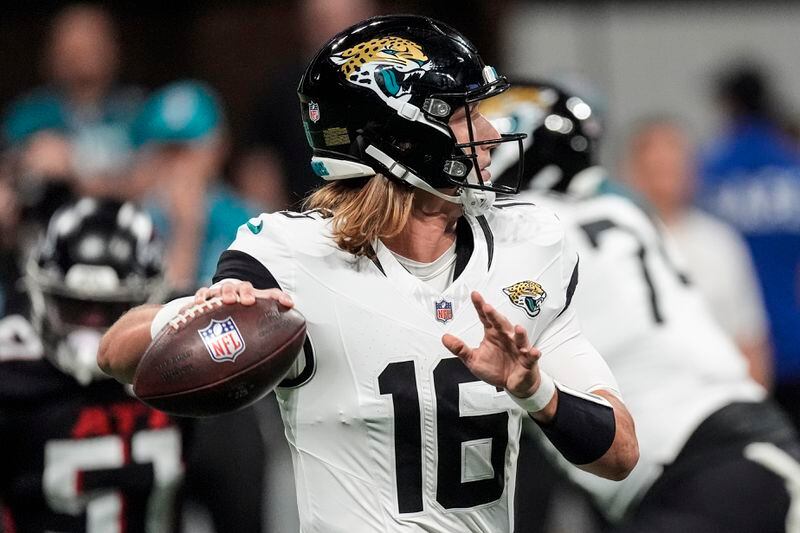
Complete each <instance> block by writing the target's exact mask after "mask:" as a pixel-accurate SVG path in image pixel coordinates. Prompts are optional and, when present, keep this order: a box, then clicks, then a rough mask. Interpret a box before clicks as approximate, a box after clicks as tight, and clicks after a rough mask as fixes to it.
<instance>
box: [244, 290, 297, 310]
mask: <svg viewBox="0 0 800 533" xmlns="http://www.w3.org/2000/svg"><path fill="white" fill-rule="evenodd" d="M253 292H254V294H255V297H256V298H264V299H267V300H277V301H278V303H279V304H281V305H282V306H284V307H288V308H290V309H291V308H292V307H294V301H293V300H292V297H291V296H289V295H288V294H286V293H285V292H283V291H282V290H280V289H261V290H254V291H253Z"/></svg>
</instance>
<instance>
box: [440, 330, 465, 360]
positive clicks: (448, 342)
mask: <svg viewBox="0 0 800 533" xmlns="http://www.w3.org/2000/svg"><path fill="white" fill-rule="evenodd" d="M442 344H444V347H445V348H447V349H448V350H450V353H452V354H453V355H455V356H457V357H458V358H459V359H461V360H462V361H464V362H465V363H466V362H468V361H469V360H470V359H472V348H470V347H469V346H467V345H466V343H465V342H464V341H462V340H461V339H459V338H458V337H456V336H455V335H450V334H449V333H445V334H444V335H442Z"/></svg>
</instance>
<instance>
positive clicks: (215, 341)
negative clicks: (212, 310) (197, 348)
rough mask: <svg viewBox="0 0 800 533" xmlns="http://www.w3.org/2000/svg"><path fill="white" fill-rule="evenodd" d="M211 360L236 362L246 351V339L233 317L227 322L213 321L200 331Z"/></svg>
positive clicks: (227, 319)
mask: <svg viewBox="0 0 800 533" xmlns="http://www.w3.org/2000/svg"><path fill="white" fill-rule="evenodd" d="M197 333H198V334H199V335H200V338H201V339H203V344H205V346H206V350H208V354H209V355H210V356H211V359H213V360H214V361H216V362H218V363H222V362H224V361H231V362H233V361H235V360H236V358H237V357H238V356H239V354H240V353H242V352H243V351H244V338H243V337H242V334H241V333H239V328H238V327H236V322H234V321H233V319H232V318H231V317H228V318H226V319H225V320H215V319H212V320H211V322H210V323H209V324H208V326H206V327H204V328H203V329H198V330H197Z"/></svg>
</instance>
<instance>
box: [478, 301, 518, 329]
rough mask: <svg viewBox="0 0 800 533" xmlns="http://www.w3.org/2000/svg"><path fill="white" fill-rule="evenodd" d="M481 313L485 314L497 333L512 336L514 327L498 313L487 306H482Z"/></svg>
mask: <svg viewBox="0 0 800 533" xmlns="http://www.w3.org/2000/svg"><path fill="white" fill-rule="evenodd" d="M483 312H484V313H486V318H487V319H488V320H489V322H490V323H491V324H492V326H493V327H495V328H497V329H498V330H499V331H502V332H505V333H507V334H508V335H509V336H510V335H512V334H513V332H514V327H513V326H512V325H511V322H509V321H508V319H507V318H506V317H505V316H503V314H502V313H501V312H500V311H498V310H497V309H495V308H494V307H492V306H491V305H489V304H485V305H484V306H483Z"/></svg>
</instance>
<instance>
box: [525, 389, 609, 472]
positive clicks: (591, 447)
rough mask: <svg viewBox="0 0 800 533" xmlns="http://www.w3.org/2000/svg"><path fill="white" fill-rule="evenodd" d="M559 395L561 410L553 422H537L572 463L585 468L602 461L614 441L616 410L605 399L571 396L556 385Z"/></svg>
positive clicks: (558, 408)
mask: <svg viewBox="0 0 800 533" xmlns="http://www.w3.org/2000/svg"><path fill="white" fill-rule="evenodd" d="M556 394H557V395H558V407H557V408H556V414H555V416H554V417H553V419H552V420H551V421H550V422H549V423H547V424H543V423H540V422H538V421H537V422H536V423H537V424H538V425H539V427H540V428H541V429H542V432H544V434H545V436H546V437H547V438H548V439H549V440H550V442H551V443H552V444H553V446H555V448H556V449H557V450H558V451H559V452H560V453H561V455H563V456H564V458H565V459H566V460H567V461H569V462H570V463H572V464H576V465H585V464H588V463H591V462H594V461H596V460H598V459H600V458H601V457H602V456H603V454H605V453H606V452H607V451H608V449H609V448H611V444H613V442H614V435H615V434H616V431H617V423H616V421H615V419H614V409H613V408H612V407H611V406H610V405H609V404H607V403H605V401H604V400H602V399H598V400H593V399H588V398H585V397H582V396H583V395H581V396H578V395H576V394H570V392H569V391H565V390H564V389H563V388H562V386H560V385H557V386H556ZM578 394H580V393H578ZM601 402H602V403H601ZM534 420H535V419H534Z"/></svg>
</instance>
